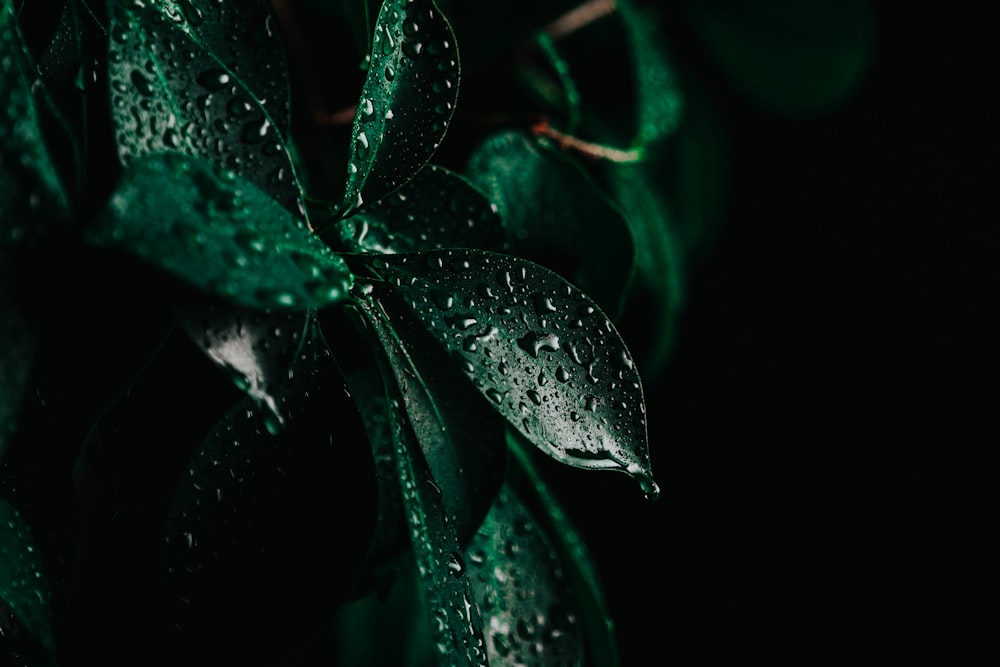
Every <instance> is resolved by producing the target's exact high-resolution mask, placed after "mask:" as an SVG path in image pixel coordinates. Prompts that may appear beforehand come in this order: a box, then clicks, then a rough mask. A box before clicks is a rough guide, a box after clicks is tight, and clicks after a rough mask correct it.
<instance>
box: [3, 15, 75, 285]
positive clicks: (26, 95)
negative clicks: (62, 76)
mask: <svg viewBox="0 0 1000 667" xmlns="http://www.w3.org/2000/svg"><path fill="white" fill-rule="evenodd" d="M35 78H36V74H35V65H34V63H33V62H32V59H31V56H30V54H29V52H28V49H27V46H26V45H25V43H24V36H23V35H22V34H21V29H20V26H19V25H18V22H17V17H16V16H15V13H14V7H13V2H12V0H0V109H3V110H4V115H3V116H2V117H0V182H3V183H4V185H2V186H0V187H2V188H3V190H0V269H2V267H3V264H2V262H3V261H4V260H3V256H4V253H6V252H7V251H8V249H9V247H10V246H11V245H12V244H16V243H17V242H20V241H23V240H24V239H28V238H32V237H33V236H35V235H36V234H37V233H38V231H40V230H42V229H43V228H44V227H45V225H46V224H50V223H52V222H54V221H61V220H66V219H68V218H69V215H70V214H69V202H68V198H67V196H66V190H65V188H64V187H63V184H62V182H61V180H60V178H59V175H58V172H57V171H56V169H55V167H54V165H53V162H52V158H51V157H50V155H49V152H48V151H47V149H46V143H45V139H44V137H43V134H42V129H41V123H40V120H39V112H38V109H37V107H36V103H35V101H34V99H33V97H32V82H33V81H34V80H35Z"/></svg>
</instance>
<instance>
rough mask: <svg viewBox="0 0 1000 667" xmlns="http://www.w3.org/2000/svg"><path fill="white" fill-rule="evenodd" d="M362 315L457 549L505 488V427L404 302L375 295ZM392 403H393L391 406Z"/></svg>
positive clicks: (395, 407)
mask: <svg viewBox="0 0 1000 667" xmlns="http://www.w3.org/2000/svg"><path fill="white" fill-rule="evenodd" d="M374 296H375V300H376V302H375V303H365V304H364V307H363V312H364V315H365V317H366V319H367V321H368V322H369V324H370V326H371V327H372V329H373V333H374V335H375V336H376V337H377V338H378V340H379V342H380V344H381V347H382V349H383V350H384V354H385V360H386V361H387V362H388V367H389V369H391V373H392V375H391V377H392V382H394V383H395V385H396V386H395V387H390V396H392V395H397V394H398V396H399V397H400V403H399V406H392V405H390V406H389V409H390V410H399V409H400V408H402V409H403V411H404V412H405V416H400V417H399V419H401V420H406V421H408V429H411V430H412V432H413V434H414V435H415V436H416V438H417V442H418V443H419V445H420V448H421V452H422V456H423V458H424V459H425V460H426V463H427V466H428V470H429V473H430V475H431V480H432V481H433V483H434V485H435V486H436V487H437V489H438V493H439V494H440V496H441V502H442V505H443V507H444V510H445V512H446V517H447V520H448V523H449V524H450V526H451V529H452V530H453V531H454V532H455V534H456V536H457V539H458V540H459V542H460V544H462V545H465V544H467V543H468V541H469V539H471V537H472V535H474V534H475V532H476V529H477V528H478V527H479V525H480V523H481V522H482V520H483V517H484V516H486V513H487V512H488V511H489V509H490V505H491V504H492V501H493V498H494V497H495V496H496V494H497V492H498V491H499V489H500V486H501V484H502V483H503V478H504V471H505V469H506V465H507V460H506V456H507V447H506V442H505V437H504V423H503V420H502V419H501V418H500V415H498V414H497V413H496V412H495V411H494V410H492V409H491V408H490V406H489V405H487V404H486V401H484V400H482V397H481V396H480V395H479V394H478V393H477V392H476V391H475V389H474V388H473V387H472V386H471V383H469V380H468V378H466V377H464V376H463V374H462V373H461V372H460V371H459V370H458V369H457V368H455V367H454V365H453V364H451V363H449V360H448V357H447V354H446V353H445V352H444V351H443V350H442V349H441V348H440V347H439V346H438V345H437V344H436V342H435V341H434V340H433V338H431V337H430V336H429V335H428V334H427V332H426V331H425V330H424V329H423V326H422V325H421V324H420V322H419V321H418V320H416V319H415V318H414V316H413V314H412V313H411V312H408V311H409V309H408V308H407V307H406V305H405V304H404V303H401V302H399V300H398V298H394V296H395V295H392V294H379V293H378V292H376V293H375V295H374ZM390 403H391V402H390Z"/></svg>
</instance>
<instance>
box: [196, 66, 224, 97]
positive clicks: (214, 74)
mask: <svg viewBox="0 0 1000 667" xmlns="http://www.w3.org/2000/svg"><path fill="white" fill-rule="evenodd" d="M231 81H232V78H231V77H230V76H229V74H228V73H227V72H226V71H225V70H222V69H208V70H205V71H204V72H201V73H200V74H199V75H198V84H199V85H201V87H202V88H204V89H206V90H210V91H212V92H215V91H217V90H222V89H223V88H225V87H226V86H227V85H229V83H230V82H231Z"/></svg>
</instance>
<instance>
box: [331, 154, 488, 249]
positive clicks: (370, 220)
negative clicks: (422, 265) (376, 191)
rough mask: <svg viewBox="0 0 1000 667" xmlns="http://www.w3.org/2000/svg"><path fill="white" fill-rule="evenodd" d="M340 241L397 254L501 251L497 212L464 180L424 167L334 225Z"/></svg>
mask: <svg viewBox="0 0 1000 667" xmlns="http://www.w3.org/2000/svg"><path fill="white" fill-rule="evenodd" d="M338 232H339V234H340V240H341V242H342V243H344V244H346V245H347V246H348V247H351V248H354V249H357V250H358V251H361V252H371V253H379V254H384V253H400V252H412V251H414V250H434V249H440V248H480V249H482V250H497V251H499V250H501V249H502V248H503V246H504V232H503V226H502V223H501V222H500V217H499V215H498V214H497V211H496V208H495V207H494V206H493V205H492V204H491V203H490V202H489V200H488V199H486V196H485V195H484V194H483V193H482V191H481V190H480V189H479V188H478V187H477V186H475V185H473V184H472V183H471V182H469V180H468V179H466V178H465V177H464V176H461V175H460V174H457V173H455V172H453V171H450V170H448V169H445V168H444V167H439V166H437V165H432V164H428V165H427V166H425V167H424V168H423V169H421V170H420V171H419V172H418V173H417V175H416V176H415V177H414V178H413V180H412V181H410V182H409V183H407V184H406V185H404V186H403V187H402V188H400V189H399V190H396V191H395V192H393V193H392V194H390V195H388V196H386V197H384V198H382V199H381V200H379V201H377V202H375V203H374V204H372V205H371V206H366V207H365V208H363V209H362V210H361V211H359V212H357V213H355V214H354V215H352V216H350V217H348V218H346V219H344V220H342V221H341V222H340V223H339V225H338Z"/></svg>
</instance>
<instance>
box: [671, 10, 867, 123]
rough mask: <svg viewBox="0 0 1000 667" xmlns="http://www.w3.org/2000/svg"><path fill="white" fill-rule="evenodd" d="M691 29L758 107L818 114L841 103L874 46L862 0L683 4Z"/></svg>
mask: <svg viewBox="0 0 1000 667" xmlns="http://www.w3.org/2000/svg"><path fill="white" fill-rule="evenodd" d="M685 7H686V9H687V10H688V12H689V14H690V16H691V18H692V22H693V25H694V27H695V29H696V30H697V31H698V33H699V34H700V36H701V38H702V39H703V40H704V42H705V44H706V45H707V46H708V47H709V49H710V50H711V52H712V54H713V55H714V56H715V59H716V60H717V61H718V62H719V64H720V66H721V67H722V69H723V71H725V73H726V74H727V75H728V76H729V78H730V80H731V81H732V82H733V84H734V85H736V86H737V87H738V88H739V89H740V90H741V91H742V92H743V93H744V94H745V95H747V97H748V98H749V99H750V100H751V101H752V102H754V103H756V104H758V105H760V106H761V107H762V108H764V109H766V110H768V111H772V112H776V113H780V114H787V115H802V114H815V113H822V112H825V111H827V110H829V109H831V108H834V107H836V106H838V105H839V104H841V103H843V102H844V101H845V100H846V99H847V98H848V97H849V96H850V95H851V94H852V93H853V92H854V90H856V89H857V87H858V85H859V84H860V83H861V80H862V79H863V78H864V76H865V74H866V72H867V70H868V67H869V65H870V63H871V60H872V55H873V52H874V44H875V39H874V17H873V15H872V9H871V7H870V5H869V3H868V2H866V1H865V0H849V1H843V0H825V1H824V2H809V3H801V2H794V0H785V1H783V2H749V3H748V2H733V1H732V0H713V1H711V2H687V3H685Z"/></svg>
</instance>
